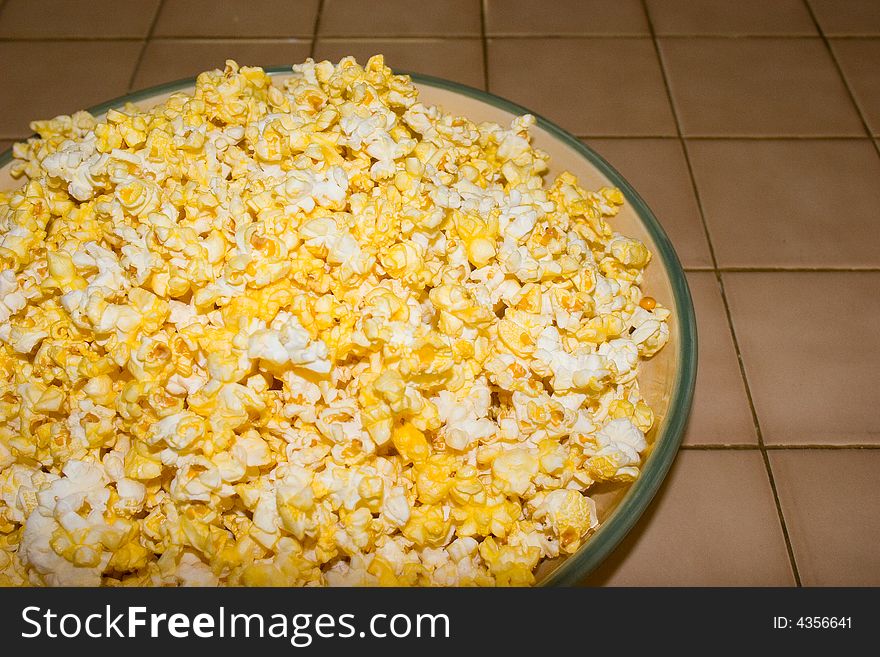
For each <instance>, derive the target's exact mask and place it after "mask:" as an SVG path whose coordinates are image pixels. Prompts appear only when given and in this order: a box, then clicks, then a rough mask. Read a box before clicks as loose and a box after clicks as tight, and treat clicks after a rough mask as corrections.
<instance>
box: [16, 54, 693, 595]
mask: <svg viewBox="0 0 880 657" xmlns="http://www.w3.org/2000/svg"><path fill="white" fill-rule="evenodd" d="M263 70H264V71H265V72H266V73H267V74H268V75H270V76H273V77H274V76H277V75H284V74H289V73H291V72H292V69H291V67H290V66H268V67H263ZM394 72H395V73H396V74H399V75H408V76H410V77H411V78H412V80H413V82H415V83H416V84H421V85H426V86H430V87H437V88H439V89H444V90H446V91H451V92H454V93H458V94H462V95H465V96H469V97H471V98H474V99H476V100H479V101H482V102H484V103H487V104H489V105H493V106H495V107H497V108H498V109H501V110H504V111H506V112H508V113H511V114H515V115H522V114H531V115H532V116H534V117H535V119H536V124H537V125H538V126H539V127H540V128H542V129H543V130H544V131H546V132H547V133H549V134H550V135H551V136H552V137H554V138H555V139H557V140H559V141H560V142H562V143H563V144H564V145H566V146H568V147H570V148H572V149H573V150H575V151H576V152H577V153H578V154H579V155H581V156H582V157H583V158H585V159H586V160H587V161H588V162H589V163H590V164H592V165H593V166H594V167H595V168H596V169H598V170H599V171H600V173H602V174H603V175H604V176H605V177H606V178H608V180H609V181H611V183H612V184H613V185H614V186H615V187H617V188H618V189H620V191H621V192H622V193H623V196H624V198H625V199H626V201H627V202H629V203H630V204H631V205H632V207H633V210H634V211H635V213H636V216H637V217H638V218H639V220H640V221H641V222H642V224H643V225H644V227H645V229H646V230H647V231H648V234H649V235H650V236H651V239H652V240H653V241H654V246H655V251H656V253H655V255H659V258H660V261H661V262H662V263H663V267H664V269H665V270H666V273H667V275H668V276H669V282H670V286H671V288H672V296H673V300H674V306H675V321H676V323H677V325H678V330H679V340H680V343H681V344H680V345H679V348H680V357H679V362H678V367H677V368H676V373H675V381H674V383H673V387H672V395H671V396H670V399H669V411H668V413H667V415H666V417H665V418H664V423H663V424H662V425H661V426H660V427H659V428H658V430H657V434H656V436H655V439H654V449H653V451H652V452H651V453H650V454H649V456H648V458H647V460H646V461H645V463H644V464H643V466H642V471H641V474H640V475H639V477H638V478H637V479H636V480H635V481H634V482H633V483H632V485H631V486H630V487H629V489H628V490H627V492H626V493H625V494H624V496H623V498H622V499H621V501H620V502H619V504H618V505H617V507H616V508H615V509H614V510H613V511H612V512H611V515H610V516H609V517H608V518H607V519H606V520H605V521H604V522H603V523H602V524H601V525H600V526H599V528H598V529H597V530H596V531H595V532H594V533H593V534H592V535H591V536H590V537H589V539H588V540H587V541H586V542H585V543H584V544H583V545H582V546H581V547H580V548H579V549H578V550H577V551H576V552H574V553H573V554H572V555H570V556H569V557H567V558H566V559H565V560H564V561H562V562H561V563H560V564H559V565H558V566H556V567H555V568H554V569H553V570H552V571H551V572H550V573H549V574H548V575H547V576H546V577H544V578H542V579H541V580H539V581H538V582H537V584H538V585H539V586H573V585H576V584H578V583H580V582H581V581H582V580H583V579H584V578H585V577H586V576H587V575H588V574H590V573H591V572H593V571H594V570H595V569H596V568H597V567H598V566H599V564H600V563H602V562H603V561H604V560H605V559H606V558H607V557H608V555H609V554H610V553H611V552H612V551H613V550H614V548H616V547H617V546H618V545H619V544H620V542H621V541H622V540H623V539H624V537H625V536H626V535H627V534H628V533H629V531H630V530H631V529H632V528H633V527H634V526H635V525H636V523H637V522H638V520H639V518H641V516H642V514H643V513H644V512H645V510H646V509H647V507H648V505H649V504H650V502H651V500H652V499H653V498H654V495H655V494H656V493H657V491H658V490H659V488H660V485H661V484H662V483H663V480H664V479H665V477H666V474H667V472H668V471H669V468H670V467H671V466H672V462H673V461H674V460H675V457H676V455H677V454H678V450H679V447H680V445H681V441H682V436H683V434H684V429H685V426H686V424H687V419H688V416H689V414H690V410H691V403H692V401H693V394H694V385H695V382H696V372H697V327H696V318H695V315H694V307H693V301H692V299H691V294H690V289H689V287H688V283H687V277H686V275H685V272H684V269H683V267H682V265H681V261H680V260H679V258H678V255H677V254H676V252H675V249H674V248H673V246H672V243H671V242H670V240H669V237H668V236H667V235H666V231H664V230H663V227H662V226H661V225H660V222H659V221H658V220H657V217H656V216H655V215H654V213H653V212H652V211H651V208H650V207H649V206H648V204H647V203H646V202H645V200H644V199H643V198H642V197H641V196H640V195H639V193H638V192H637V191H636V190H635V189H634V188H633V186H632V185H630V183H629V182H628V181H627V180H626V178H624V177H623V176H622V175H621V174H620V173H619V172H618V171H617V170H616V169H615V168H614V167H613V166H611V164H609V163H608V162H607V161H606V160H605V159H604V158H603V157H602V156H601V155H599V154H598V153H597V152H596V151H594V150H593V149H592V148H590V147H589V146H587V145H586V144H584V143H583V142H582V141H580V140H579V139H578V138H577V137H575V136H574V135H572V134H571V133H570V132H568V131H567V130H564V129H563V128H561V127H559V126H558V125H556V124H555V123H554V122H552V121H550V120H549V119H547V118H545V117H543V116H542V115H541V114H539V113H537V112H534V111H532V110H530V109H528V108H526V107H523V106H522V105H519V104H518V103H515V102H513V101H510V100H507V99H506V98H502V97H501V96H497V95H495V94H493V93H491V92H488V91H483V90H482V89H477V88H475V87H470V86H468V85H465V84H461V83H458V82H453V81H451V80H447V79H445V78H439V77H435V76H432V75H425V74H422V73H416V72H411V71H405V70H397V69H395V70H394ZM195 83H196V78H195V77H187V78H181V79H179V80H175V81H173V82H166V83H163V84H159V85H155V86H152V87H147V88H145V89H140V90H137V91H133V92H130V93H127V94H124V95H122V96H118V97H116V98H113V99H111V100H108V101H105V102H103V103H99V104H97V105H94V106H92V107H90V108H88V109H87V110H86V111H88V112H89V113H91V114H92V115H100V114H104V113H106V112H107V110H109V109H113V108H118V107H122V106H124V105H125V104H126V103H137V102H139V101H143V100H147V99H149V98H152V97H154V96H158V95H161V94H167V93H173V92H176V91H180V90H183V89H187V88H189V87H193V86H194V85H195ZM11 161H12V148H9V149H7V150H6V151H5V152H3V153H0V168H2V167H5V166H6V165H8V164H9V163H10V162H11Z"/></svg>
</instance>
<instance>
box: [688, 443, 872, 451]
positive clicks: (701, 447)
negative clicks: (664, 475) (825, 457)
mask: <svg viewBox="0 0 880 657" xmlns="http://www.w3.org/2000/svg"><path fill="white" fill-rule="evenodd" d="M681 449H684V450H689V451H695V452H697V451H705V452H708V451H725V450H729V451H760V450H766V451H768V452H784V451H786V450H792V451H808V450H832V451H833V450H865V451H870V450H880V443H877V444H864V443H852V444H841V445H821V444H820V445H782V444H780V445H764V446H763V447H761V446H760V445H758V444H757V443H756V444H754V445H713V444H709V443H703V444H700V443H697V444H694V445H682V446H681Z"/></svg>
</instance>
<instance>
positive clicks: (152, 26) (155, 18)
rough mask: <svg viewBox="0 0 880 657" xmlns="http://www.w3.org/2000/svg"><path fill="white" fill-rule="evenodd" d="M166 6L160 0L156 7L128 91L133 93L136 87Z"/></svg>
mask: <svg viewBox="0 0 880 657" xmlns="http://www.w3.org/2000/svg"><path fill="white" fill-rule="evenodd" d="M164 4H165V0H159V4H157V5H156V13H155V14H153V20H152V21H151V22H150V28H149V29H148V30H147V35H146V36H145V37H144V43H143V45H142V46H141V51H140V52H139V53H138V58H137V62H135V65H134V70H133V71H132V72H131V77H130V78H129V79H128V90H129V91H131V88H132V87H133V86H134V81H135V78H137V74H138V71H140V68H141V64H142V63H143V61H144V54H146V52H147V46H148V45H149V44H150V38H151V37H152V36H153V30H155V29H156V23H158V22H159V14H161V13H162V6H163V5H164Z"/></svg>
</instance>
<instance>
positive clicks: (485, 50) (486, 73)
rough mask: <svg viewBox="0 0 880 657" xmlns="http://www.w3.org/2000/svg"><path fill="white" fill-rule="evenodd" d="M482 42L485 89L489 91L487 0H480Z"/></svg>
mask: <svg viewBox="0 0 880 657" xmlns="http://www.w3.org/2000/svg"><path fill="white" fill-rule="evenodd" d="M480 42H481V43H482V45H483V89H484V90H485V91H489V40H488V39H487V38H486V0H480Z"/></svg>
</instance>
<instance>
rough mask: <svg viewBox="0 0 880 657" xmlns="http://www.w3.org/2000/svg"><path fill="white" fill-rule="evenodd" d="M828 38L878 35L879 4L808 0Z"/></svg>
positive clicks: (862, 0)
mask: <svg viewBox="0 0 880 657" xmlns="http://www.w3.org/2000/svg"><path fill="white" fill-rule="evenodd" d="M808 1H809V3H810V6H811V7H812V8H813V13H814V14H815V15H816V20H817V21H818V22H819V27H821V28H822V31H823V32H824V33H825V34H826V35H828V36H836V35H850V36H851V35H874V36H876V35H880V2H877V0H808Z"/></svg>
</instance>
